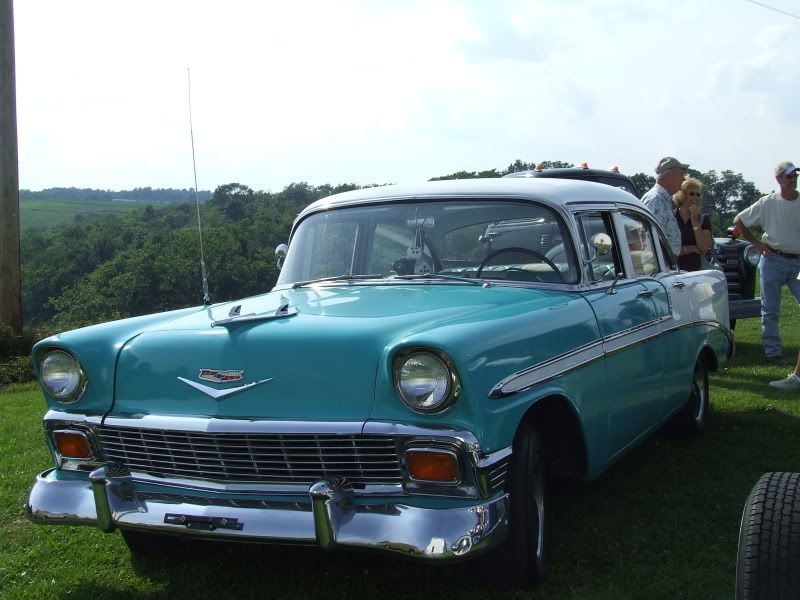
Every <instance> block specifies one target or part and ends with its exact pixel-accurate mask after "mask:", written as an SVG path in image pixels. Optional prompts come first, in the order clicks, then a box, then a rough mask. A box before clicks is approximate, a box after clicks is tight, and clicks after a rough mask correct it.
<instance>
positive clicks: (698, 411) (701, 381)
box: [675, 360, 711, 436]
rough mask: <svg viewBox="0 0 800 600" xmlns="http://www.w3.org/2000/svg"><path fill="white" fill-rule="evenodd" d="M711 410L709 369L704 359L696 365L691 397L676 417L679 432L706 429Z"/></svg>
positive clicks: (696, 431)
mask: <svg viewBox="0 0 800 600" xmlns="http://www.w3.org/2000/svg"><path fill="white" fill-rule="evenodd" d="M710 412H711V404H710V396H709V392H708V371H707V370H706V367H705V365H704V364H703V361H701V360H698V361H697V363H696V364H695V366H694V373H693V374H692V383H691V388H690V390H689V398H688V399H687V401H686V405H685V406H684V407H683V410H681V412H679V413H678V415H677V417H676V423H675V424H676V426H677V428H678V432H679V433H680V434H682V435H687V436H691V435H697V434H699V433H702V432H703V431H705V429H706V426H707V425H708V420H709V415H710Z"/></svg>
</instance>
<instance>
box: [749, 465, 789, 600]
mask: <svg viewBox="0 0 800 600" xmlns="http://www.w3.org/2000/svg"><path fill="white" fill-rule="evenodd" d="M798 590H800V473H765V474H764V475H762V476H761V478H760V479H759V480H758V483H756V485H755V486H753V489H752V491H751V492H750V495H749V496H748V497H747V502H745V505H744V511H743V512H742V522H741V525H740V526H739V546H738V550H737V553H736V600H789V599H790V598H797V597H798Z"/></svg>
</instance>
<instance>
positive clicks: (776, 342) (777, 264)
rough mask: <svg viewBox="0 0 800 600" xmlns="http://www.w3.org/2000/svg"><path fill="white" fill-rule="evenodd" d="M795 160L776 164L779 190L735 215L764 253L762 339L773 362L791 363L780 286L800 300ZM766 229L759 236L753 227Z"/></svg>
mask: <svg viewBox="0 0 800 600" xmlns="http://www.w3.org/2000/svg"><path fill="white" fill-rule="evenodd" d="M798 171H800V169H798V168H797V167H796V166H794V164H793V163H791V162H788V161H784V162H781V163H778V165H777V166H776V167H775V180H776V181H777V182H778V185H779V186H780V188H781V189H780V191H779V192H772V193H771V194H767V195H766V196H764V197H762V198H760V199H759V200H758V201H757V202H756V203H755V204H753V205H752V206H750V207H748V208H746V209H744V210H743V211H742V212H740V213H739V214H738V215H736V216H735V217H734V219H733V224H734V226H735V227H736V229H738V230H739V231H740V232H741V233H742V235H743V236H744V237H745V239H747V240H748V241H749V242H750V243H751V244H753V246H754V247H755V248H756V250H758V251H759V252H760V253H761V261H760V262H759V263H758V269H759V272H760V274H761V340H762V344H763V345H764V357H765V359H766V361H767V362H768V363H770V364H773V365H785V364H788V363H787V361H786V359H785V358H784V357H783V347H782V346H781V333H780V329H779V327H778V319H779V317H780V310H781V290H782V289H783V286H784V285H785V286H787V287H788V288H789V291H790V292H791V293H792V295H793V296H794V297H795V298H796V299H797V301H798V302H800V281H799V280H798V279H797V276H798V273H800V200H798V197H800V194H799V193H798V192H797V173H798ZM756 225H758V226H760V227H761V229H763V230H764V234H763V235H762V236H761V239H758V238H757V237H756V236H755V235H754V234H753V232H752V231H750V227H753V226H756Z"/></svg>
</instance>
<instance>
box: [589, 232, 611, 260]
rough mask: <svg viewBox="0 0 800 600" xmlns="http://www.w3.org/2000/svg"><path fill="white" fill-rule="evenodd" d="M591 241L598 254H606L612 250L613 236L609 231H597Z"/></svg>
mask: <svg viewBox="0 0 800 600" xmlns="http://www.w3.org/2000/svg"><path fill="white" fill-rule="evenodd" d="M590 241H591V244H592V246H593V247H594V249H595V252H597V254H598V256H605V255H606V254H608V253H609V252H611V246H612V241H611V236H610V235H608V234H607V233H595V234H594V235H593V236H592V239H591V240H590Z"/></svg>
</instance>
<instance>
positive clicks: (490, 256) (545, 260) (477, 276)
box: [475, 248, 564, 283]
mask: <svg viewBox="0 0 800 600" xmlns="http://www.w3.org/2000/svg"><path fill="white" fill-rule="evenodd" d="M506 252H520V253H522V254H530V255H531V256H533V257H535V258H538V259H539V260H541V261H542V262H543V263H544V264H546V265H547V266H548V267H550V268H551V269H553V272H554V273H555V274H556V275H558V281H559V282H561V283H563V282H564V278H563V277H562V276H561V271H559V269H558V267H557V266H556V265H555V264H554V263H553V261H551V260H550V259H549V258H547V257H546V256H545V255H544V254H541V253H539V252H537V251H536V250H529V249H528V248H500V249H499V250H495V251H494V252H490V253H489V254H488V255H487V256H486V258H484V259H483V260H482V261H481V264H480V265H479V266H478V270H477V271H475V279H480V278H481V273H483V268H484V267H485V266H486V263H488V262H489V261H490V260H492V259H493V258H494V257H495V256H499V255H500V254H504V253H506ZM509 268H511V269H513V268H517V267H509ZM503 270H504V271H507V270H509V269H503ZM521 270H524V269H521Z"/></svg>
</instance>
